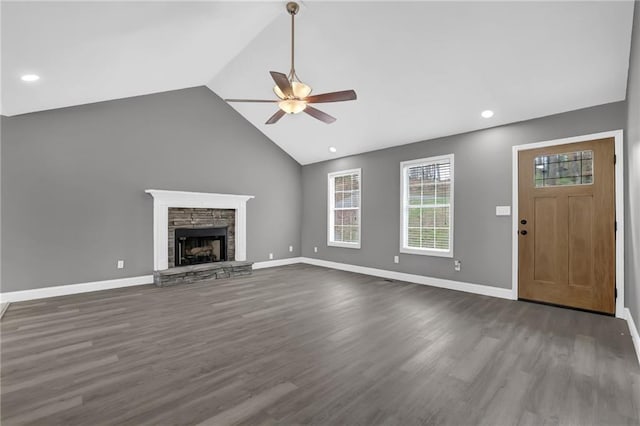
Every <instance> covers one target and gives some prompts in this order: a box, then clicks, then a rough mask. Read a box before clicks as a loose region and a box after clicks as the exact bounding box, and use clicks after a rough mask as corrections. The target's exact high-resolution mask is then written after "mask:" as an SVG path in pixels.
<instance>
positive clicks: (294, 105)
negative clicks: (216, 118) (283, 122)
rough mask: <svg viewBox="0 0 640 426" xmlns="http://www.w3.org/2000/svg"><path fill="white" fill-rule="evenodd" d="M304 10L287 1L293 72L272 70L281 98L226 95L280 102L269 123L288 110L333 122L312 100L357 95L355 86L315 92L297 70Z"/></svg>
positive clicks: (274, 88) (340, 100)
mask: <svg viewBox="0 0 640 426" xmlns="http://www.w3.org/2000/svg"><path fill="white" fill-rule="evenodd" d="M299 10H300V6H299V5H298V3H296V2H289V3H287V12H288V13H289V14H290V15H291V70H290V71H289V74H283V73H280V72H277V71H270V74H271V77H272V78H273V81H274V82H275V83H276V85H275V86H274V87H273V92H274V93H275V94H276V96H277V97H278V99H277V100H267V99H225V101H227V102H267V103H271V102H273V103H277V104H278V108H280V109H279V110H278V111H276V113H275V114H273V115H272V116H271V117H270V118H269V119H268V120H267V122H266V123H265V124H274V123H276V122H277V121H278V120H280V119H281V118H282V117H283V116H284V115H285V114H298V113H301V112H303V111H304V112H305V113H307V114H309V115H310V116H312V117H314V118H316V119H318V120H320V121H322V122H324V123H327V124H330V123H333V122H334V121H336V119H335V118H334V117H332V116H330V115H329V114H327V113H325V112H322V111H320V110H319V109H317V108H314V107H312V106H310V105H309V104H310V103H326V102H342V101H353V100H355V99H357V95H356V92H355V91H354V90H342V91H340V92H331V93H323V94H320V95H314V96H310V95H311V87H310V86H309V85H307V84H305V83H303V82H301V81H300V79H299V78H298V75H297V74H296V68H295V65H294V59H295V56H294V52H295V49H294V48H295V16H296V14H297V13H298V11H299Z"/></svg>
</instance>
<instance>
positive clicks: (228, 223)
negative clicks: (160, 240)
mask: <svg viewBox="0 0 640 426" xmlns="http://www.w3.org/2000/svg"><path fill="white" fill-rule="evenodd" d="M168 225H169V237H168V238H169V247H168V250H169V268H173V267H175V263H176V262H175V239H174V238H175V231H176V229H180V228H182V229H184V228H189V229H198V228H227V256H228V259H229V260H235V259H236V256H235V254H236V249H235V233H236V214H235V210H232V209H210V208H191V207H188V208H184V207H169V222H168Z"/></svg>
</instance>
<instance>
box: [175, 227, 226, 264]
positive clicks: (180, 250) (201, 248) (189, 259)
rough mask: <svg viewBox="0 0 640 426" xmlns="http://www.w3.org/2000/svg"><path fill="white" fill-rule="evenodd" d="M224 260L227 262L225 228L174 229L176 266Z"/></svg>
mask: <svg viewBox="0 0 640 426" xmlns="http://www.w3.org/2000/svg"><path fill="white" fill-rule="evenodd" d="M225 260H227V227H224V228H196V229H192V228H179V229H176V235H175V265H176V266H186V265H197V264H199V263H211V262H222V261H225Z"/></svg>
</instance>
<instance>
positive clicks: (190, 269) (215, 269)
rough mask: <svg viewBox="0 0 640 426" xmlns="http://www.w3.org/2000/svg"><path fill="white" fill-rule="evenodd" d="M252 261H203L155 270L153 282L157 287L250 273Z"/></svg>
mask: <svg viewBox="0 0 640 426" xmlns="http://www.w3.org/2000/svg"><path fill="white" fill-rule="evenodd" d="M252 265H253V262H246V261H233V262H215V263H203V264H200V265H190V266H180V267H177V268H170V269H165V270H164V271H155V272H154V273H153V282H154V283H155V285H156V286H158V287H168V286H172V285H177V284H189V283H194V282H199V281H206V280H215V279H218V278H230V277H237V276H242V275H251V270H252Z"/></svg>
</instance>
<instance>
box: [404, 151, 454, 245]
mask: <svg viewBox="0 0 640 426" xmlns="http://www.w3.org/2000/svg"><path fill="white" fill-rule="evenodd" d="M453 157H454V156H453V154H448V155H439V156H436V157H427V158H420V159H417V160H409V161H403V162H401V163H400V253H406V254H419V255H423V256H438V257H453V233H454V231H453V218H454V213H453V212H454V204H455V203H454V200H455V198H454V182H455V169H454V164H453ZM443 160H448V161H449V164H450V165H451V166H450V167H451V195H450V199H451V203H450V207H449V249H448V250H443V249H429V248H415V247H409V246H408V244H407V239H408V236H409V232H408V226H407V225H408V221H409V214H408V213H409V204H408V200H407V190H408V181H407V179H408V173H407V171H408V170H409V168H410V167H415V166H418V165H428V164H436V163H439V162H442V161H443Z"/></svg>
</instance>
